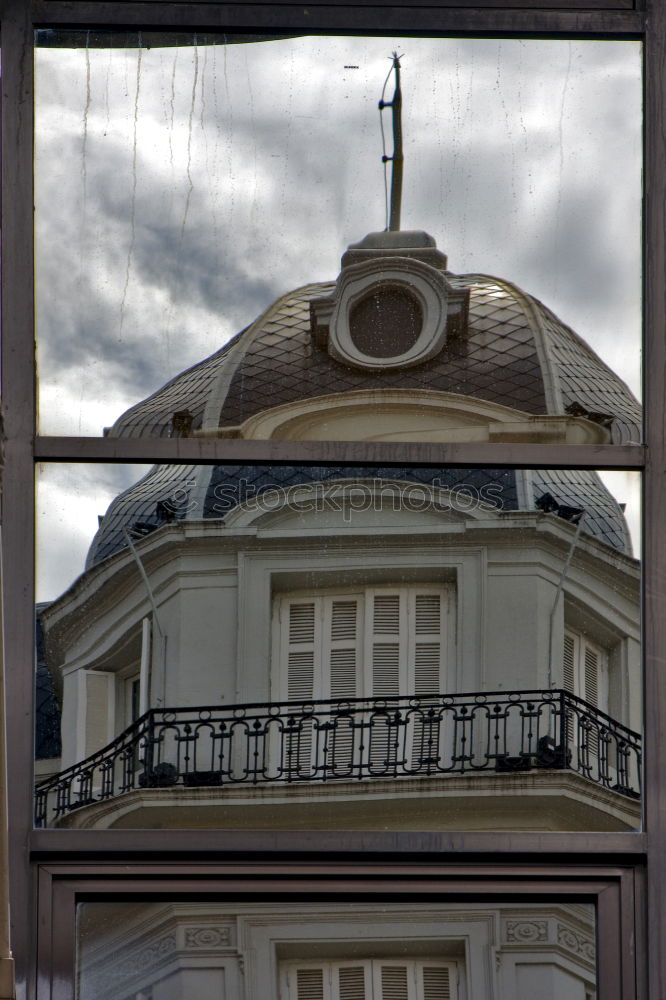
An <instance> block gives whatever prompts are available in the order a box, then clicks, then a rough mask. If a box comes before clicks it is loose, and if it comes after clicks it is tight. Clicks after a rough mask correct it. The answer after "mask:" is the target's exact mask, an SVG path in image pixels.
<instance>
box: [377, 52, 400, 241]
mask: <svg viewBox="0 0 666 1000" xmlns="http://www.w3.org/2000/svg"><path fill="white" fill-rule="evenodd" d="M392 69H393V70H394V72H395V90H394V91H393V100H392V101H385V100H384V91H385V90H386V84H387V83H388V80H389V76H390V75H391V73H390V71H389V75H388V76H387V77H386V82H385V83H384V91H382V99H381V101H380V102H379V111H380V120H381V112H382V111H383V109H384V108H391V111H392V119H393V156H387V155H386V152H385V153H384V155H383V156H382V163H384V164H386V163H388V161H389V160H390V161H391V162H392V164H393V167H392V170H391V211H390V215H389V219H388V226H387V229H388V230H389V231H392V232H394V231H397V230H398V229H400V203H401V201H402V165H403V156H402V91H401V90H400V56H399V55H398V53H397V52H394V53H393V67H392ZM383 134H384V129H383V126H382V136H383Z"/></svg>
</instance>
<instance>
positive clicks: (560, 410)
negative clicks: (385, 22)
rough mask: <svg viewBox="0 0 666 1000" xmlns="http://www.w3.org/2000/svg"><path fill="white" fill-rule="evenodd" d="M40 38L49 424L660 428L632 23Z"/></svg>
mask: <svg viewBox="0 0 666 1000" xmlns="http://www.w3.org/2000/svg"><path fill="white" fill-rule="evenodd" d="M40 39H41V40H42V41H43V42H45V43H48V44H45V45H44V47H41V48H38V49H37V65H36V71H37V131H36V172H37V174H36V175H37V188H36V191H37V194H36V198H37V212H36V220H37V230H36V231H37V276H38V319H37V339H38V352H39V366H40V415H41V416H40V419H41V424H40V428H41V430H42V432H44V433H57V434H62V433H65V434H87V435H90V434H93V435H98V434H101V433H102V431H103V428H105V427H110V428H113V429H112V431H111V433H113V434H118V435H120V436H127V435H131V436H135V435H161V436H169V435H175V434H182V433H187V434H192V435H197V434H206V435H209V434H213V435H221V436H224V437H274V438H277V439H285V438H288V439H294V438H296V439H298V438H303V437H306V438H307V437H310V438H314V439H321V438H323V439H326V438H338V439H340V440H348V439H349V438H350V437H351V438H353V439H358V438H359V436H360V437H361V438H364V439H366V440H368V439H385V440H386V439H395V438H398V439H400V440H459V441H460V440H462V441H466V440H505V441H506V440H512V441H526V440H528V441H542V442H544V443H546V442H548V441H559V442H569V443H576V442H588V443H590V442H599V443H603V442H606V441H618V442H619V441H622V442H627V441H636V440H639V439H640V416H639V413H638V410H637V406H636V403H635V400H634V399H633V398H632V396H631V395H630V393H629V392H628V390H627V389H626V387H625V386H624V384H623V383H621V382H620V381H619V379H618V378H617V377H616V376H615V375H613V374H612V372H613V371H615V372H619V373H620V375H621V377H622V379H623V380H624V381H625V382H626V383H627V384H628V386H629V389H630V390H631V392H633V394H634V395H638V393H639V388H640V326H641V321H640V149H641V133H640V111H641V79H640V47H639V45H638V44H637V43H633V42H589V41H587V42H576V41H568V42H566V41H537V40H531V41H517V40H500V41H498V40H460V39H459V40H455V39H453V40H452V39H449V40H442V39H440V40H437V39H415V38H409V39H394V38H385V39H377V38H374V39H368V38H366V39H363V38H333V37H326V38H283V39H275V40H272V41H266V40H264V41H259V42H249V41H247V39H245V40H238V39H233V38H231V39H228V40H227V41H228V44H225V43H224V42H225V39H223V38H221V37H220V38H217V39H214V38H211V37H208V38H207V39H204V42H205V44H204V43H199V44H194V45H192V44H190V45H181V46H173V45H171V44H168V43H167V39H166V36H165V38H164V39H161V38H160V36H159V35H152V36H151V37H150V38H149V39H148V41H146V39H145V38H144V37H143V36H139V35H136V36H127V37H126V38H125V40H124V43H123V45H124V47H116V48H114V47H111V46H109V45H108V43H107V45H106V47H104V42H103V39H102V36H96V35H95V34H94V33H88V34H86V33H82V34H81V35H80V39H79V47H78V48H77V47H76V41H77V36H76V33H73V34H72V33H67V34H66V35H65V34H62V35H59V34H58V33H57V32H46V33H41V34H40ZM54 42H55V43H56V44H55V45H54V44H53V43H54ZM58 42H60V45H58V44H57V43H58ZM392 51H397V52H399V53H400V54H401V55H402V91H403V104H402V123H403V133H404V155H405V173H404V185H403V199H402V232H403V237H409V236H410V234H411V236H413V234H414V231H417V232H420V231H423V230H425V231H427V233H429V234H430V235H431V236H432V238H433V240H434V241H435V242H436V245H437V248H438V251H437V250H434V248H433V247H432V246H431V245H430V244H429V243H428V242H427V241H426V243H425V244H423V241H421V242H419V241H418V240H417V242H416V244H415V243H414V240H413V239H411V241H410V239H409V238H401V239H398V240H397V242H396V243H395V244H391V242H390V240H389V242H387V241H386V237H385V236H384V237H383V238H382V237H380V238H379V241H377V240H375V241H374V242H372V241H371V243H370V244H363V245H362V247H361V248H360V250H357V251H355V253H353V254H352V255H351V257H349V259H348V260H347V265H348V266H347V267H341V257H342V256H343V254H345V252H346V250H347V248H348V247H349V246H350V245H351V244H357V243H358V242H359V241H363V240H364V238H365V237H366V236H367V234H369V233H373V232H374V233H381V230H382V229H383V227H384V225H385V190H384V177H383V170H384V168H383V166H382V163H381V141H380V130H379V121H378V117H379V115H378V110H377V101H378V98H379V96H380V94H381V87H382V84H383V81H384V79H385V78H386V75H387V72H389V71H390V68H391V63H390V54H391V52H392ZM391 87H392V85H389V87H388V90H387V97H390V95H391V92H392V90H391ZM385 115H386V112H385ZM386 128H387V130H388V132H390V126H389V119H388V117H387V120H386ZM387 151H388V152H389V154H390V151H391V140H390V135H387ZM394 235H395V236H399V235H400V234H394ZM444 255H446V256H448V265H447V264H446V262H445V259H444ZM387 256H388V257H391V258H392V259H393V260H394V261H395V260H397V263H396V264H395V266H394V267H389V266H388V264H386V265H384V264H383V263H382V258H386V257H387ZM405 261H407V263H405ZM410 261H411V263H410ZM364 262H365V265H367V267H366V270H365V271H364V270H363V268H362V267H361V265H362V264H363V263H364ZM447 267H448V269H449V270H447ZM359 269H360V270H359ZM344 275H346V276H347V277H346V278H345V281H343V280H342V278H343V276H344ZM359 275H360V277H359ZM489 276H497V277H489ZM347 278H349V280H347ZM352 278H354V279H355V280H351V279H352ZM345 282H346V283H345ZM345 296H346V298H345ZM542 303H544V305H542ZM551 310H552V312H551ZM371 314H372V315H375V314H376V315H375V318H374V320H373V319H372V315H371ZM359 316H360V317H363V322H362V323H361V324H360V325H361V326H362V329H361V330H360V332H359V333H358V335H357V334H356V333H355V332H354V330H355V328H358V326H359V322H360V321H359ZM405 317H406V318H405ZM403 322H404V323H406V324H407V326H406V327H405V331H403V333H401V332H400V331H401V330H402V325H403ZM248 327H249V329H247V330H246V328H248ZM242 330H246V333H245V334H244V335H243V336H242V337H240V339H239V340H234V337H235V335H236V334H238V332H239V331H242ZM373 331H374V332H373ZM382 331H383V332H382ZM572 331H575V333H573V332H572ZM377 336H379V337H380V339H381V341H382V343H381V345H380V346H379V347H378V348H377V349H375V348H374V347H373V338H375V337H377ZM580 338H582V340H581V339H580ZM586 345H589V347H587V346H586ZM597 355H599V357H600V358H601V359H602V360H603V363H602V362H601V361H599V359H598V358H597ZM202 359H207V360H203V361H202ZM192 366H194V367H192ZM606 366H608V367H606ZM190 367H192V370H191V372H189V373H188V374H187V375H186V376H180V377H178V376H179V373H182V372H183V370H184V369H188V368H190ZM171 380H174V381H173V382H172V384H170V385H169V386H168V387H167V388H166V389H165V390H164V391H163V392H161V393H160V394H158V396H157V397H155V399H154V400H152V401H151V402H144V403H141V400H144V401H145V400H146V399H147V397H149V396H151V394H152V393H155V392H156V391H157V390H160V388H161V387H162V386H163V385H164V384H165V383H170V382H171ZM438 393H439V394H440V395H437V394H438ZM322 394H323V395H328V396H331V395H333V396H336V397H337V400H334V401H332V402H331V405H330V406H329V407H328V411H327V413H328V418H330V419H328V418H327V419H326V420H322V419H321V413H320V411H321V406H320V403H321V400H320V401H319V403H318V404H317V405H316V406H315V407H314V412H313V404H312V403H311V402H308V401H311V400H312V399H313V398H315V397H317V398H319V397H321V396H322ZM382 394H383V395H382ZM343 396H344V397H345V398H343ZM408 397H409V398H408ZM459 397H460V398H459ZM469 400H474V401H476V404H478V403H479V401H480V400H481V401H482V403H483V404H484V405H483V406H482V407H481V410H480V412H472V411H474V409H475V408H474V407H472V411H470V408H469V406H467V405H466V401H467V402H469ZM378 401H379V402H381V404H382V405H381V407H379V408H377V406H374V409H375V412H376V415H377V418H378V419H377V421H376V424H377V426H374V425H373V426H368V414H369V413H370V411H371V410H372V407H373V405H374V404H376V403H377V402H378ZM458 404H461V405H458ZM327 405H328V404H327ZM130 407H138V408H137V409H132V410H130ZM128 410H129V412H128V413H126V415H125V416H124V417H122V418H121V414H123V412H124V411H128ZM476 410H479V407H478V405H477V406H476ZM187 414H189V417H187V416H186V415H187ZM183 415H185V416H183ZM380 416H381V417H382V419H381V420H379V417H380ZM264 417H265V419H263V418H264ZM119 418H121V419H119ZM259 418H261V419H259ZM188 420H189V423H188ZM179 421H180V423H179Z"/></svg>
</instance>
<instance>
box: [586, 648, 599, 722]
mask: <svg viewBox="0 0 666 1000" xmlns="http://www.w3.org/2000/svg"><path fill="white" fill-rule="evenodd" d="M599 661H600V655H599V651H598V650H597V649H595V648H594V647H593V646H590V645H589V643H587V642H586V643H585V644H584V649H583V680H584V685H585V690H584V693H583V698H585V701H587V702H589V704H590V705H594V707H595V708H598V707H599Z"/></svg>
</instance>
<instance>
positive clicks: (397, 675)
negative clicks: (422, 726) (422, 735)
mask: <svg viewBox="0 0 666 1000" xmlns="http://www.w3.org/2000/svg"><path fill="white" fill-rule="evenodd" d="M367 604H368V605H369V607H368V613H367V618H368V629H369V631H368V641H367V647H366V648H367V658H368V667H369V680H370V683H369V690H368V694H369V696H370V697H372V698H380V699H382V700H383V699H386V702H387V703H386V705H384V706H382V705H378V706H377V707H375V708H373V710H372V711H371V713H370V714H369V716H368V720H367V723H368V729H367V739H366V740H365V743H366V746H367V759H368V763H369V767H370V773H371V774H374V775H384V774H385V775H387V776H390V775H394V774H395V772H396V767H397V762H398V761H400V760H402V759H403V758H404V751H402V749H401V748H402V742H403V740H402V736H403V728H404V727H403V728H400V727H398V726H397V725H396V724H395V723H396V713H397V708H396V707H395V706H392V705H391V699H393V698H397V697H399V696H400V694H401V681H402V680H403V674H404V664H405V662H406V652H407V650H406V631H407V629H406V606H405V599H404V593H403V594H401V593H400V592H397V593H382V592H373V591H369V592H368V597H367ZM366 675H367V671H366Z"/></svg>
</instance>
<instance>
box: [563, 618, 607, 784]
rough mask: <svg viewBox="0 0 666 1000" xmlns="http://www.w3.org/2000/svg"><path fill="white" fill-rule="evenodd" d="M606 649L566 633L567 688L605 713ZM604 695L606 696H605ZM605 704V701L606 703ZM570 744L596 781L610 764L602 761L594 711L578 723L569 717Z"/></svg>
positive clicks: (565, 677)
mask: <svg viewBox="0 0 666 1000" xmlns="http://www.w3.org/2000/svg"><path fill="white" fill-rule="evenodd" d="M605 663H606V658H605V654H604V652H603V650H602V649H601V648H600V647H598V646H595V645H594V644H593V643H591V642H589V641H588V640H587V639H585V638H584V637H583V636H582V635H578V634H577V633H575V632H565V634H564V669H563V682H564V688H565V690H567V691H571V692H572V694H575V695H578V697H579V698H582V699H583V700H584V701H586V702H587V704H588V705H590V706H591V707H592V708H601V709H603V710H605V699H604V697H603V695H605V690H604V687H605V685H604V681H605V676H604V668H605ZM602 692H603V693H602ZM602 702H604V703H603V704H602ZM566 732H567V742H568V743H569V744H570V746H571V749H574V750H575V751H576V752H577V753H578V758H579V762H580V764H581V765H582V767H583V769H584V770H585V771H587V772H588V773H589V775H590V777H593V778H596V777H597V776H598V774H599V771H600V769H605V768H606V766H607V765H606V763H602V762H601V761H600V760H599V751H600V746H599V721H598V719H597V716H596V715H594V714H593V713H592V712H590V713H589V715H585V714H584V713H583V714H582V715H579V716H578V718H577V723H576V724H574V719H573V715H572V713H570V714H569V715H568V717H567V724H566Z"/></svg>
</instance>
